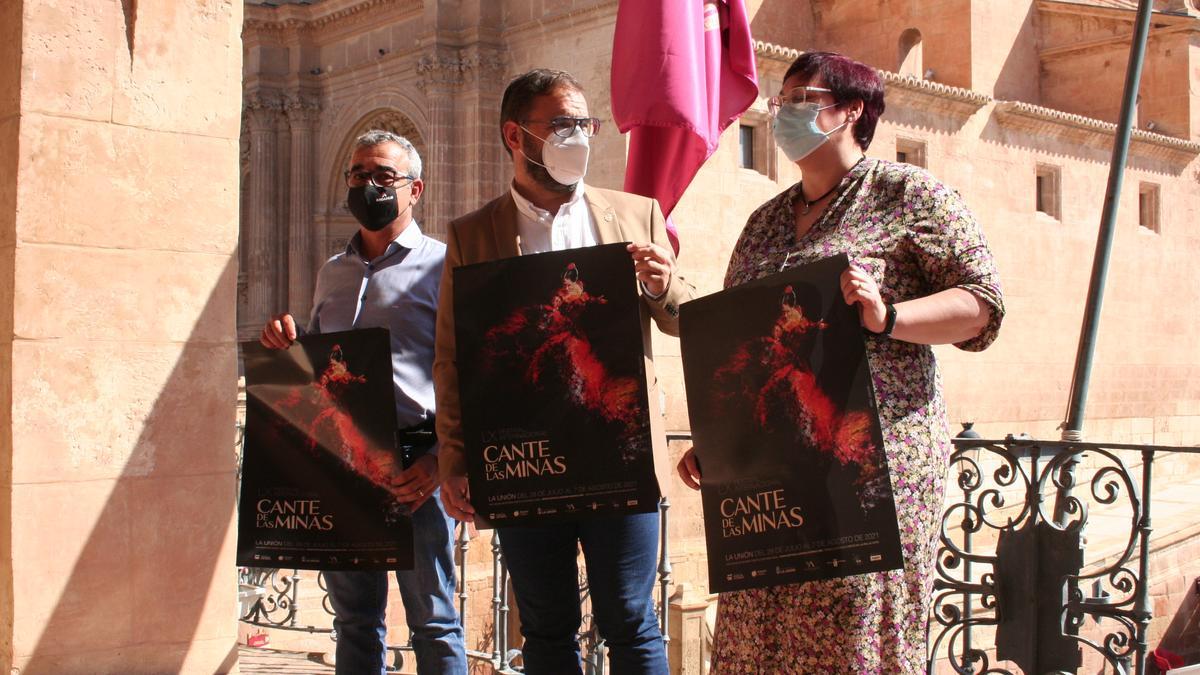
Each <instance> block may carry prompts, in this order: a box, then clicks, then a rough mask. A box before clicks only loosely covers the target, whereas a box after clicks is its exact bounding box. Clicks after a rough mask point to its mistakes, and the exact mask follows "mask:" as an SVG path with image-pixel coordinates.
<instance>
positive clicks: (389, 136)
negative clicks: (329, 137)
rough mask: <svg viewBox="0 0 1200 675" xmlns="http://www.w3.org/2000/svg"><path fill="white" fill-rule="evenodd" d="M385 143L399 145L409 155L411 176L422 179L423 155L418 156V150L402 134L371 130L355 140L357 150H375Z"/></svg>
mask: <svg viewBox="0 0 1200 675" xmlns="http://www.w3.org/2000/svg"><path fill="white" fill-rule="evenodd" d="M384 143H395V144H396V145H399V146H400V147H401V148H402V149H403V150H404V152H405V153H407V154H408V173H409V175H410V176H412V177H413V178H414V179H417V178H420V177H421V155H419V154H417V149H416V148H415V147H413V144H412V143H411V142H410V141H409V140H408V139H407V138H405V137H403V136H401V135H400V134H394V133H392V132H390V131H385V130H383V129H371V130H370V131H367V132H365V133H363V134H362V135H360V136H359V137H358V138H356V139H354V147H355V149H357V148H373V147H375V146H377V145H383V144H384Z"/></svg>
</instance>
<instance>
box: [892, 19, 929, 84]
mask: <svg viewBox="0 0 1200 675" xmlns="http://www.w3.org/2000/svg"><path fill="white" fill-rule="evenodd" d="M921 41H922V38H921V31H920V30H918V29H916V28H909V29H908V30H906V31H904V32H903V33H901V34H900V42H899V44H898V45H897V47H898V48H897V58H896V72H898V73H900V74H901V75H911V76H912V77H916V78H921V77H923V73H924V72H925V70H924V64H923V63H922V61H923V60H924V59H923V58H922V57H923V54H922V52H923V51H924V50H923V49H922V46H921Z"/></svg>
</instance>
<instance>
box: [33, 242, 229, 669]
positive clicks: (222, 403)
mask: <svg viewBox="0 0 1200 675" xmlns="http://www.w3.org/2000/svg"><path fill="white" fill-rule="evenodd" d="M236 265H237V260H236V257H235V256H230V257H229V261H228V262H227V264H226V266H225V268H224V270H223V271H222V273H221V276H220V278H219V280H218V281H217V283H216V284H215V288H214V290H213V291H212V293H211V295H210V296H209V298H208V300H207V302H206V303H205V306H204V310H203V312H202V313H201V315H200V316H199V317H198V318H197V322H196V324H195V326H196V327H195V328H193V330H192V334H191V335H190V336H189V339H188V341H187V342H186V343H185V344H184V346H183V348H182V352H181V353H180V355H179V357H178V360H177V361H176V362H175V364H174V366H173V368H172V370H171V374H170V376H169V378H168V379H167V381H166V383H165V384H164V385H163V387H162V389H161V391H160V392H159V394H158V396H157V398H156V400H155V402H154V404H153V407H152V409H151V410H150V413H149V415H148V416H147V417H146V420H145V423H144V425H143V427H142V429H141V432H140V434H139V437H138V440H137V443H136V445H135V448H134V451H133V454H132V455H131V457H130V458H129V460H128V461H127V462H126V464H125V466H124V467H123V470H122V472H121V476H120V478H119V479H117V480H116V481H115V485H114V487H113V489H112V492H111V494H110V495H109V496H108V499H107V501H106V502H105V503H104V507H103V508H102V509H101V511H100V513H99V517H98V518H97V519H96V522H95V526H94V527H93V528H92V530H91V533H90V534H89V537H88V540H87V542H86V543H85V544H84V545H83V547H82V549H81V550H80V553H79V556H78V558H76V560H75V563H74V568H73V570H72V573H71V576H70V578H69V579H68V580H67V582H66V584H65V585H64V586H63V590H62V594H61V595H60V596H59V598H58V601H57V604H56V605H55V606H54V609H53V611H52V613H51V615H50V617H49V619H48V620H47V621H46V622H45V625H44V626H41V627H39V628H40V629H41V631H42V632H41V637H40V638H39V639H38V640H37V646H36V647H35V648H34V650H33V652H32V655H31V656H30V657H28V661H27V662H26V665H24V666H23V667H22V668H20V671H19V672H20V673H22V675H35V674H39V673H51V674H54V675H59V674H63V673H96V672H121V673H126V674H130V675H132V674H134V673H179V672H201V671H203V672H206V673H209V672H214V670H215V672H220V673H224V672H228V671H229V670H231V669H232V668H234V666H235V665H236V660H237V645H236V637H235V636H236V632H237V631H236V625H235V622H236V617H235V616H234V611H233V607H234V601H233V597H234V593H235V592H236V568H235V566H234V564H233V556H232V550H233V538H232V537H233V529H234V528H233V523H234V520H233V518H234V503H235V501H234V481H235V467H236V461H235V454H234V433H233V432H234V400H235V396H236V389H237V384H236V358H237V357H236V351H237V350H236V345H235V344H233V337H232V336H233V334H234V323H233V312H234V297H233V294H234V289H235V288H236V276H237V266H236ZM149 292H154V291H149ZM214 328H217V330H214ZM201 332H203V334H201ZM218 332H219V333H220V334H222V335H228V336H229V339H228V340H227V341H226V340H222V341H217V342H214V341H213V340H212V339H211V336H212V335H213V334H215V333H218ZM205 335H207V336H209V337H207V338H206V337H205ZM206 339H207V341H205V340H206ZM88 353H94V352H88ZM88 367H89V366H88V364H86V363H84V364H80V369H81V370H86V369H87V368H88ZM226 413H227V414H226ZM226 417H227V418H228V419H227V420H225V418H226ZM215 420H219V421H222V422H223V421H227V422H228V424H224V425H221V426H219V427H217V426H216V425H215V424H214V421H215ZM214 427H216V428H214ZM77 485H81V486H82V488H81V489H87V484H86V483H84V484H79V483H76V484H72V485H68V486H65V488H66V489H67V490H72V489H75V486H77ZM64 501H66V500H64ZM54 508H58V509H64V508H65V509H68V510H69V508H70V507H69V506H66V505H55V506H54ZM82 515H85V516H86V515H88V514H86V513H85V514H82ZM42 536H45V537H53V536H54V535H53V533H45V534H44V535H42ZM223 556H224V557H223ZM210 593H212V594H220V593H226V594H228V596H229V602H228V606H229V610H230V611H228V612H226V611H222V609H221V608H222V607H223V606H224V605H220V604H219V605H218V606H217V607H216V611H214V609H213V608H211V607H210V608H208V610H207V611H206V608H205V606H206V604H208V600H209V595H210ZM215 597H220V595H215ZM114 645H116V646H115V647H114ZM189 655H190V656H191V657H192V659H191V660H189ZM218 663H219V666H218V665H217V664H218ZM134 664H136V666H135V665H134Z"/></svg>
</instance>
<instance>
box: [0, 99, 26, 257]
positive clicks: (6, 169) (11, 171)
mask: <svg viewBox="0 0 1200 675" xmlns="http://www.w3.org/2000/svg"><path fill="white" fill-rule="evenodd" d="M20 123H21V120H20V118H19V117H16V116H15V115H14V116H12V117H7V118H6V117H4V116H3V114H0V176H4V177H5V179H4V180H3V181H0V248H2V247H5V246H12V245H13V244H14V243H16V241H17V227H16V223H17V181H16V180H10V179H9V178H8V177H10V176H13V177H15V176H16V175H17V166H18V164H19V160H18V153H19V150H20V149H19V146H18V139H19V138H20V134H19V131H20Z"/></svg>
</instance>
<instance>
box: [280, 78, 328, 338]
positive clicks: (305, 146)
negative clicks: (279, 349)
mask: <svg viewBox="0 0 1200 675" xmlns="http://www.w3.org/2000/svg"><path fill="white" fill-rule="evenodd" d="M319 113H320V105H319V104H318V103H317V102H316V101H315V100H312V99H307V98H299V97H293V98H291V99H289V100H288V102H287V119H288V126H289V127H290V130H291V146H292V149H291V162H290V167H291V168H290V169H289V172H290V181H289V184H290V190H289V192H290V197H291V202H290V204H291V207H290V209H289V214H288V215H289V219H288V259H287V269H288V286H287V288H288V293H287V297H288V303H287V304H288V311H290V312H291V313H292V315H293V316H295V317H296V320H297V321H299V322H301V323H304V322H307V321H308V315H309V311H310V310H311V309H312V293H313V281H314V278H315V276H316V271H317V266H316V265H317V264H318V263H317V262H316V260H317V257H316V254H315V252H314V247H313V240H314V238H315V228H316V223H315V222H314V220H313V199H315V196H314V190H313V185H314V181H315V180H316V175H315V170H316V169H315V162H314V158H313V140H314V132H315V129H316V122H317V119H318V116H319Z"/></svg>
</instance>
